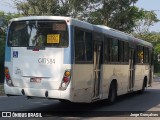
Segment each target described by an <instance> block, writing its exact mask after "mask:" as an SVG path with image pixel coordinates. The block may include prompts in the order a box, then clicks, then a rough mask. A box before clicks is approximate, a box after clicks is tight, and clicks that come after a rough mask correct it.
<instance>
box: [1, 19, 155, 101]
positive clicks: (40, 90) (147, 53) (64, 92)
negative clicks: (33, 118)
mask: <svg viewBox="0 0 160 120" xmlns="http://www.w3.org/2000/svg"><path fill="white" fill-rule="evenodd" d="M152 56H153V46H152V44H151V43H149V42H146V41H144V40H141V39H138V38H135V37H133V36H132V35H130V34H127V33H124V32H121V31H118V30H115V29H112V28H109V27H107V26H103V25H93V24H90V23H87V22H84V21H80V20H77V19H73V18H70V17H63V16H29V17H20V18H14V19H12V20H11V21H10V24H9V27H8V31H7V40H6V49H5V82H4V90H5V94H6V95H7V96H22V95H23V96H26V97H27V98H35V97H38V98H47V99H56V100H60V101H71V102H77V103H91V102H95V101H99V100H105V99H106V100H108V101H109V102H110V103H114V102H115V100H116V97H117V96H119V95H123V94H127V93H131V92H135V91H139V92H143V91H144V90H145V88H146V87H148V86H150V85H151V83H152V77H153V64H152Z"/></svg>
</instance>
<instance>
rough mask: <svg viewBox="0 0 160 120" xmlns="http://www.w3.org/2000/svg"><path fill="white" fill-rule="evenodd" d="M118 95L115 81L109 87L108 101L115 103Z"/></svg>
mask: <svg viewBox="0 0 160 120" xmlns="http://www.w3.org/2000/svg"><path fill="white" fill-rule="evenodd" d="M116 97H117V86H116V83H115V82H112V83H111V85H110V88H109V95H108V102H109V104H113V103H114V102H115V101H116Z"/></svg>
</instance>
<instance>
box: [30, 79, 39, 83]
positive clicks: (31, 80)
mask: <svg viewBox="0 0 160 120" xmlns="http://www.w3.org/2000/svg"><path fill="white" fill-rule="evenodd" d="M30 82H33V83H40V82H41V78H31V79H30Z"/></svg>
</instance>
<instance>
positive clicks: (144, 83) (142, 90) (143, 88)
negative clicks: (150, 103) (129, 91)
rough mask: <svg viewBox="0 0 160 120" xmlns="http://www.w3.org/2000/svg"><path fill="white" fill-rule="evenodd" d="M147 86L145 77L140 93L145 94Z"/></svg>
mask: <svg viewBox="0 0 160 120" xmlns="http://www.w3.org/2000/svg"><path fill="white" fill-rule="evenodd" d="M146 86H147V78H146V77H145V78H144V80H143V85H142V89H141V90H140V92H139V93H140V94H143V93H144V91H145V87H146Z"/></svg>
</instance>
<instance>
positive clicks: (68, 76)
mask: <svg viewBox="0 0 160 120" xmlns="http://www.w3.org/2000/svg"><path fill="white" fill-rule="evenodd" d="M70 80H71V72H70V70H66V71H65V72H64V75H63V79H62V82H61V85H60V87H59V89H60V90H66V88H67V86H68V85H69V83H70Z"/></svg>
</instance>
